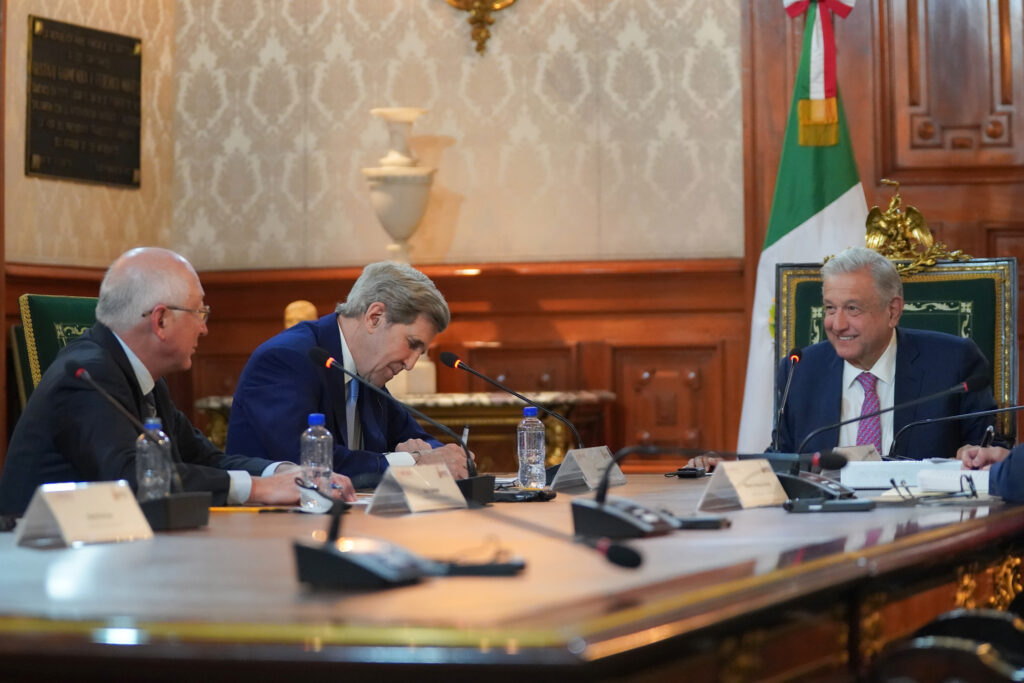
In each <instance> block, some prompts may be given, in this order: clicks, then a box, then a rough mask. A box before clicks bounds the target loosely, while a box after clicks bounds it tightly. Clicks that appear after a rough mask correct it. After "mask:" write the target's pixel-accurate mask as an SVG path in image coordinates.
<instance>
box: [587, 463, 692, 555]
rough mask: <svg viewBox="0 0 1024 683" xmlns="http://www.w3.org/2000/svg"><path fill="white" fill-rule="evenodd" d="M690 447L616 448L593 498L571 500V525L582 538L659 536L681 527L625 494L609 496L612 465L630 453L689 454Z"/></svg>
mask: <svg viewBox="0 0 1024 683" xmlns="http://www.w3.org/2000/svg"><path fill="white" fill-rule="evenodd" d="M692 451H693V449H687V448H675V447H664V446H626V447H625V448H622V449H619V450H618V451H617V452H616V453H615V455H614V456H613V457H612V461H611V462H610V463H608V467H606V468H605V470H604V474H603V475H601V482H600V483H599V484H598V485H597V492H596V493H595V494H594V498H593V499H590V498H582V497H577V498H574V499H573V501H572V521H573V528H574V529H575V532H576V535H577V536H582V537H584V538H594V537H598V538H601V537H603V538H610V539H615V538H640V537H644V536H659V535H662V534H667V533H669V532H670V531H673V530H675V529H678V528H680V527H681V522H680V520H679V519H678V518H676V517H675V516H673V515H671V514H667V513H663V512H658V511H655V510H652V509H650V508H648V507H646V506H644V505H642V504H640V503H637V502H634V501H631V500H627V499H625V498H612V499H608V498H607V496H608V484H609V481H610V476H611V471H612V466H613V465H617V464H618V463H619V462H620V461H622V460H623V459H624V458H625V457H626V456H628V455H631V454H633V453H644V454H648V455H654V454H661V453H664V454H684V455H685V454H688V453H691V452H692Z"/></svg>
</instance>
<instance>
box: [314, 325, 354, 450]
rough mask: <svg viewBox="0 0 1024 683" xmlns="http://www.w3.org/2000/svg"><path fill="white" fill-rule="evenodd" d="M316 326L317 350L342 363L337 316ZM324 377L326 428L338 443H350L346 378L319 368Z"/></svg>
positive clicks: (335, 371)
mask: <svg viewBox="0 0 1024 683" xmlns="http://www.w3.org/2000/svg"><path fill="white" fill-rule="evenodd" d="M312 325H313V338H314V340H315V341H316V346H319V347H320V348H322V349H323V350H325V351H327V353H328V354H330V355H331V357H332V358H334V359H335V360H337V361H338V362H339V363H341V362H342V355H341V332H340V331H339V330H338V316H336V315H335V314H333V313H331V314H329V315H325V316H324V317H322V318H320V319H319V320H317V321H316V322H315V323H312ZM317 367H318V368H319V372H320V377H321V387H322V390H323V392H324V400H323V402H322V403H321V405H324V406H327V411H326V412H327V413H328V415H327V418H328V424H327V428H328V429H329V430H330V432H331V433H332V434H333V435H334V439H335V441H336V442H339V443H344V444H345V446H347V447H348V448H353V446H352V445H351V444H349V443H348V421H347V420H346V419H345V401H346V399H347V398H348V397H347V396H346V395H345V374H344V373H343V372H341V371H340V370H330V369H328V368H325V367H323V366H322V365H320V364H317ZM360 394H362V392H360Z"/></svg>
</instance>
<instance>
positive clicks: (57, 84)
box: [25, 15, 142, 187]
mask: <svg viewBox="0 0 1024 683" xmlns="http://www.w3.org/2000/svg"><path fill="white" fill-rule="evenodd" d="M28 33H29V39H28V97H27V100H28V114H27V116H26V119H25V120H26V126H25V173H26V174H27V175H36V176H50V177H58V178H75V179H78V180H88V181H92V182H98V183H108V184H112V185H127V186H129V187H139V181H140V177H139V158H140V151H139V144H140V143H139V141H140V132H141V130H142V92H141V91H142V41H141V40H140V39H139V38H132V37H130V36H122V35H118V34H116V33H107V32H106V31H97V30H95V29H91V28H84V27H82V26H75V25H73V24H64V23H61V22H59V21H53V20H51V19H43V18H41V17H33V16H31V15H30V16H29V18H28Z"/></svg>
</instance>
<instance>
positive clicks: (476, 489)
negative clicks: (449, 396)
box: [309, 346, 494, 503]
mask: <svg viewBox="0 0 1024 683" xmlns="http://www.w3.org/2000/svg"><path fill="white" fill-rule="evenodd" d="M309 357H310V358H311V359H312V360H313V362H314V363H315V364H317V365H323V366H324V367H326V368H333V369H335V370H339V371H341V372H343V373H344V374H346V375H348V376H349V377H351V378H352V379H353V380H355V381H357V382H359V384H360V385H362V386H364V387H367V388H368V389H370V390H371V391H373V392H374V393H377V394H379V395H381V396H383V397H385V398H386V399H388V400H389V401H393V402H394V403H397V404H398V405H400V406H402V407H403V408H405V409H406V410H408V411H409V412H410V413H412V414H413V415H414V416H416V417H417V418H419V419H421V420H423V421H424V422H427V423H429V424H430V425H432V426H434V427H436V428H437V429H439V430H440V431H442V432H444V433H445V434H446V435H448V436H450V437H451V439H452V441H454V442H455V443H457V444H458V445H459V446H460V447H461V448H462V450H463V452H465V454H466V469H467V471H468V472H469V479H461V480H457V482H456V483H459V482H467V483H459V489H460V490H461V491H462V493H463V495H465V496H467V498H472V500H473V501H474V502H477V503H489V502H491V501H492V500H494V477H492V476H480V477H478V476H477V471H476V463H474V462H473V457H472V456H471V455H470V454H469V449H468V448H467V447H466V442H464V441H463V440H462V438H461V437H459V435H458V434H456V433H455V432H454V431H452V430H451V429H450V428H449V427H447V426H445V425H443V424H441V423H440V422H438V421H437V420H435V419H434V418H432V417H429V416H427V415H424V414H423V413H421V412H420V411H419V410H416V409H415V408H413V407H412V406H410V405H408V404H406V403H403V402H402V401H399V400H398V399H397V398H395V397H394V396H392V395H391V394H389V393H388V392H386V391H384V390H383V389H381V388H380V387H378V386H377V385H375V384H373V383H372V382H368V381H366V380H365V379H363V378H362V377H360V376H359V375H357V374H355V373H354V372H349V371H348V370H346V369H345V366H344V365H342V364H341V363H339V362H338V361H337V360H335V359H334V358H333V357H332V356H331V354H330V353H328V352H327V350H326V349H324V348H321V347H319V346H314V347H313V348H311V349H310V350H309ZM488 481H489V482H490V483H489V484H488Z"/></svg>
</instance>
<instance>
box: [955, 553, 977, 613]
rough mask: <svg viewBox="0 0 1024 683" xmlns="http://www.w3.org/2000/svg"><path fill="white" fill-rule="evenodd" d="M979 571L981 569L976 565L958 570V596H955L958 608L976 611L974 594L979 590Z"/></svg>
mask: <svg viewBox="0 0 1024 683" xmlns="http://www.w3.org/2000/svg"><path fill="white" fill-rule="evenodd" d="M979 571H981V569H980V567H979V566H978V565H977V564H976V563H971V564H968V565H965V566H962V567H957V568H956V594H955V595H954V596H953V604H954V605H955V606H956V607H964V608H966V609H974V608H975V607H976V606H977V602H976V600H975V599H974V594H975V593H976V592H977V590H978V572H979Z"/></svg>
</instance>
